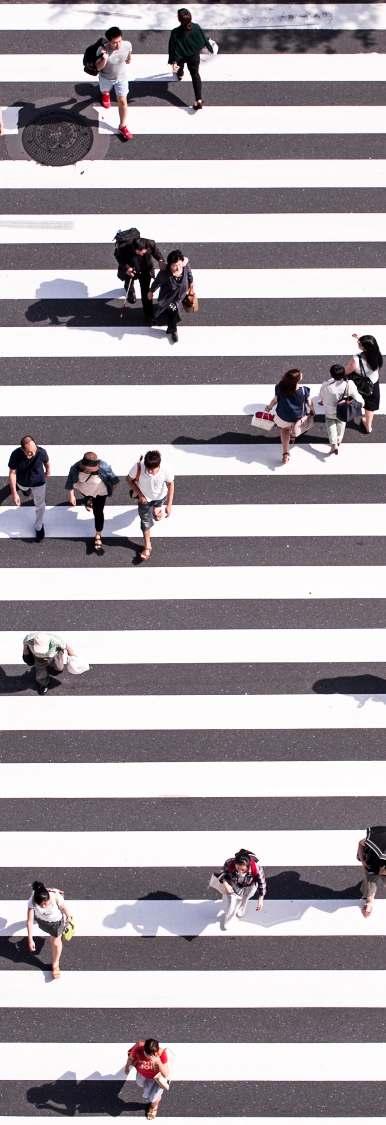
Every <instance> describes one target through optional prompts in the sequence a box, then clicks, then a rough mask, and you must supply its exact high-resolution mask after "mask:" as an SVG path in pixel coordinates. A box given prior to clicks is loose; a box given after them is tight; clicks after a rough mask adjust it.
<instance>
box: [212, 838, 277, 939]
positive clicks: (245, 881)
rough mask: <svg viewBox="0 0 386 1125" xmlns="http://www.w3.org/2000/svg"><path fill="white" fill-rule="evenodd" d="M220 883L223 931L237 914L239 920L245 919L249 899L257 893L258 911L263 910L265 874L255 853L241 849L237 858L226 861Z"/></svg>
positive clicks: (237, 853)
mask: <svg viewBox="0 0 386 1125" xmlns="http://www.w3.org/2000/svg"><path fill="white" fill-rule="evenodd" d="M218 882H219V884H220V886H219V889H220V888H221V889H222V895H223V903H224V915H223V918H222V920H221V929H222V930H226V929H227V926H228V923H229V922H230V921H231V919H232V918H234V916H235V914H237V917H238V918H244V917H245V914H246V910H247V906H248V902H249V899H250V898H252V896H253V895H254V894H255V893H256V891H257V895H258V897H257V902H256V910H262V908H263V902H264V897H265V894H266V889H267V888H266V882H265V874H264V869H263V868H262V867H261V864H259V862H258V860H257V857H256V856H255V855H254V853H253V852H249V851H247V849H246V848H240V850H239V851H238V852H236V855H235V856H232V857H231V858H230V859H227V860H225V863H224V867H223V870H222V872H221V873H220V875H219V876H218Z"/></svg>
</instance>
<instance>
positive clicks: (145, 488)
mask: <svg viewBox="0 0 386 1125" xmlns="http://www.w3.org/2000/svg"><path fill="white" fill-rule="evenodd" d="M127 481H128V484H129V485H130V493H131V495H133V496H135V497H136V499H137V500H138V515H139V518H140V521H141V531H142V535H143V539H144V547H143V550H142V551H141V555H140V557H141V559H142V561H143V562H148V560H149V559H150V555H151V552H152V546H151V529H152V527H154V523H155V522H157V523H158V521H159V520H161V519H162V518H163V517H165V516H170V515H171V513H172V507H173V499H174V473H173V472H172V471H171V469H170V468H169V466H168V465H167V464H166V463H165V462H164V461H162V463H161V454H160V452H159V450H158V449H149V450H148V452H147V453H145V457H144V458H142V457H140V459H139V461H137V464H136V465H133V466H132V468H131V469H130V471H129V474H128V477H127Z"/></svg>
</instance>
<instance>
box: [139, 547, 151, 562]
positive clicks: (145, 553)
mask: <svg viewBox="0 0 386 1125" xmlns="http://www.w3.org/2000/svg"><path fill="white" fill-rule="evenodd" d="M151 552H152V548H151V547H144V548H143V551H141V554H140V558H141V559H142V561H143V562H148V561H149V559H150V555H151Z"/></svg>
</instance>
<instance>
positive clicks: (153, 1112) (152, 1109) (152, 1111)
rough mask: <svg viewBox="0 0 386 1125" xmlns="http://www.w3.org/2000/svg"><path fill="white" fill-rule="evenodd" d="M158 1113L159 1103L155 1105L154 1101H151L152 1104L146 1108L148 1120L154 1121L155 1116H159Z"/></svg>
mask: <svg viewBox="0 0 386 1125" xmlns="http://www.w3.org/2000/svg"><path fill="white" fill-rule="evenodd" d="M157 1113H158V1105H154V1102H150V1105H148V1107H147V1110H146V1117H147V1120H148V1121H154V1118H155V1117H156V1116H157Z"/></svg>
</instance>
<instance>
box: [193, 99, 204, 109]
mask: <svg viewBox="0 0 386 1125" xmlns="http://www.w3.org/2000/svg"><path fill="white" fill-rule="evenodd" d="M203 104H204V103H203V101H202V98H199V100H198V101H197V102H193V109H195V110H197V109H202V107H203Z"/></svg>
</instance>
